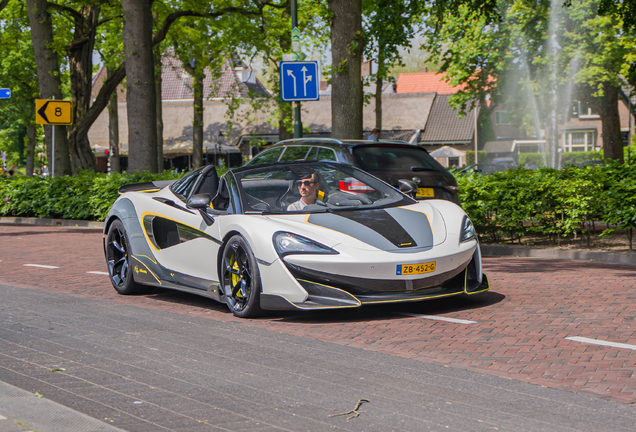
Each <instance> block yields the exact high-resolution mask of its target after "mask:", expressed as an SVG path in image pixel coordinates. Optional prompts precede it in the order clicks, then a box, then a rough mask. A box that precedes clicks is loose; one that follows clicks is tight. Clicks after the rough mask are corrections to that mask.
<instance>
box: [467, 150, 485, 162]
mask: <svg viewBox="0 0 636 432" xmlns="http://www.w3.org/2000/svg"><path fill="white" fill-rule="evenodd" d="M477 158H478V160H479V163H484V162H486V159H487V158H488V152H486V151H484V150H479V151H477ZM474 163H475V152H474V151H470V150H469V151H467V152H466V165H472V164H474Z"/></svg>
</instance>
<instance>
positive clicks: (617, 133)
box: [598, 82, 624, 163]
mask: <svg viewBox="0 0 636 432" xmlns="http://www.w3.org/2000/svg"><path fill="white" fill-rule="evenodd" d="M603 93H604V94H603V97H602V98H601V100H600V101H599V102H600V103H599V104H598V108H599V110H598V112H599V115H600V116H601V123H602V124H603V135H602V136H603V156H604V157H605V158H607V159H613V160H616V161H620V162H621V163H623V159H624V157H623V137H622V136H621V123H620V118H619V114H618V89H617V88H616V87H614V86H613V85H612V84H611V83H609V82H606V83H604V84H603Z"/></svg>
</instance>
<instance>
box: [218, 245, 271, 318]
mask: <svg viewBox="0 0 636 432" xmlns="http://www.w3.org/2000/svg"><path fill="white" fill-rule="evenodd" d="M221 287H222V288H223V293H224V294H225V301H226V303H227V305H228V307H229V308H230V310H231V311H232V313H234V315H236V316H237V317H240V318H248V317H253V316H256V315H258V314H259V313H260V312H261V308H260V292H261V278H260V274H259V272H258V267H257V265H256V258H254V254H253V253H252V250H251V248H250V246H249V245H248V243H247V241H245V239H244V238H243V237H242V236H240V235H235V236H233V237H232V238H230V240H229V241H228V242H227V243H226V245H225V248H224V249H223V257H222V261H221Z"/></svg>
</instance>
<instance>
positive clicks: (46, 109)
mask: <svg viewBox="0 0 636 432" xmlns="http://www.w3.org/2000/svg"><path fill="white" fill-rule="evenodd" d="M35 122H36V123H37V124H45V125H47V124H48V125H72V124H73V102H71V101H64V100H53V99H36V100H35Z"/></svg>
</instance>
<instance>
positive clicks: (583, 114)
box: [579, 102, 600, 119]
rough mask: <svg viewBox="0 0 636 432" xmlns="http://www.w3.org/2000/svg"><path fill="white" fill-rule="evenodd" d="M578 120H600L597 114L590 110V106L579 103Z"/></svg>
mask: <svg viewBox="0 0 636 432" xmlns="http://www.w3.org/2000/svg"><path fill="white" fill-rule="evenodd" d="M579 107H580V108H579V118H581V119H586V118H587V119H597V118H600V117H599V115H598V113H597V112H595V111H594V110H593V109H592V106H591V105H589V104H586V103H582V102H581V103H580V105H579Z"/></svg>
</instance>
